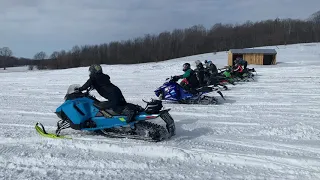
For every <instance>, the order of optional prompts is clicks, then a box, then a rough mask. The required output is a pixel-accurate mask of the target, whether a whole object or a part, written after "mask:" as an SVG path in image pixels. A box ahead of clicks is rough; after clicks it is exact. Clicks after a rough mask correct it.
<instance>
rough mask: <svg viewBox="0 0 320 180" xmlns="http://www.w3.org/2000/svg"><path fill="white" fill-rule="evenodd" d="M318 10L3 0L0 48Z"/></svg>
mask: <svg viewBox="0 0 320 180" xmlns="http://www.w3.org/2000/svg"><path fill="white" fill-rule="evenodd" d="M318 10H320V0H126V1H124V0H0V47H3V46H8V47H10V48H11V50H12V51H13V53H14V56H17V57H33V55H34V54H35V53H37V52H39V51H45V52H46V53H47V54H48V55H50V54H51V53H52V52H53V51H55V50H58V51H59V50H62V49H64V50H70V49H71V48H72V47H73V46H74V45H85V44H100V43H106V42H110V41H113V40H126V39H128V38H134V37H139V36H143V35H144V34H147V33H151V34H152V33H159V32H162V31H165V30H169V31H171V30H172V29H174V28H186V27H190V26H192V25H196V24H203V25H204V26H205V27H207V28H209V27H211V26H212V25H213V24H215V23H219V22H221V23H235V22H239V23H242V22H244V21H246V20H251V21H259V20H265V19H270V18H272V19H274V18H276V17H279V18H288V17H290V18H299V19H305V18H307V17H308V16H309V15H311V14H312V13H314V12H316V11H318Z"/></svg>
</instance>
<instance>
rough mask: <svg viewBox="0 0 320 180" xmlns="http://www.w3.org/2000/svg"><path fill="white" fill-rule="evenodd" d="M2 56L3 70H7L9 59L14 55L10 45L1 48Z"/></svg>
mask: <svg viewBox="0 0 320 180" xmlns="http://www.w3.org/2000/svg"><path fill="white" fill-rule="evenodd" d="M0 56H3V57H4V60H3V61H2V63H3V64H2V66H3V70H6V67H7V64H8V60H9V58H10V57H11V56H12V51H11V50H10V48H8V47H3V48H0Z"/></svg>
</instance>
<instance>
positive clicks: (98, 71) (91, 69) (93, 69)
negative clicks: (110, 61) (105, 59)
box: [89, 64, 102, 76]
mask: <svg viewBox="0 0 320 180" xmlns="http://www.w3.org/2000/svg"><path fill="white" fill-rule="evenodd" d="M101 73H102V67H101V66H100V65H99V64H92V65H91V66H90V67H89V76H92V75H95V74H101Z"/></svg>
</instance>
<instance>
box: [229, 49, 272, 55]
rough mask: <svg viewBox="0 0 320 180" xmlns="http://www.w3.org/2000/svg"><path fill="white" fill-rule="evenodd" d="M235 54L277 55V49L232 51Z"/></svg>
mask: <svg viewBox="0 0 320 180" xmlns="http://www.w3.org/2000/svg"><path fill="white" fill-rule="evenodd" d="M229 51H230V52H231V53H233V54H277V51H276V50H275V49H230V50H229Z"/></svg>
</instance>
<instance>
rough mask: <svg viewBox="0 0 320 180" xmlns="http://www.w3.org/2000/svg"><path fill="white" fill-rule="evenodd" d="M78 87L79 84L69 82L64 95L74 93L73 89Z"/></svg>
mask: <svg viewBox="0 0 320 180" xmlns="http://www.w3.org/2000/svg"><path fill="white" fill-rule="evenodd" d="M79 87H81V86H80V84H71V85H70V86H69V88H68V91H67V94H66V95H68V94H72V93H74V92H75V90H74V89H75V88H79Z"/></svg>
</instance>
